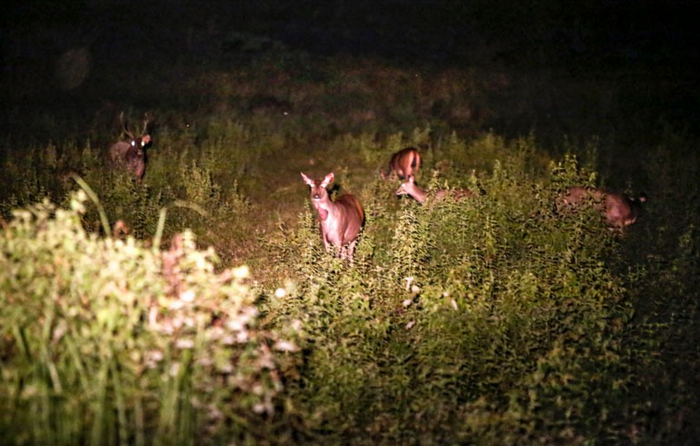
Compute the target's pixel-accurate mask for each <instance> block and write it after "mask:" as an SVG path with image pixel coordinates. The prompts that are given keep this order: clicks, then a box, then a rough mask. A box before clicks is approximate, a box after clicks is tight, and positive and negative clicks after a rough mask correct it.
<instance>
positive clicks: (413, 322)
mask: <svg viewBox="0 0 700 446" xmlns="http://www.w3.org/2000/svg"><path fill="white" fill-rule="evenodd" d="M414 325H416V321H411V322H409V323H408V324H406V330H410V329H411V328H413V326H414Z"/></svg>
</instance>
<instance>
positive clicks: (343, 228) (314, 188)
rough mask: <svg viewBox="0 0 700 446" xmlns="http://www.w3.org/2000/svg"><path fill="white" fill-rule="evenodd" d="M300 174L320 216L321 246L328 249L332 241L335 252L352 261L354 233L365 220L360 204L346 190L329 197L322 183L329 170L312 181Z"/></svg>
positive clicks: (330, 176) (330, 177)
mask: <svg viewBox="0 0 700 446" xmlns="http://www.w3.org/2000/svg"><path fill="white" fill-rule="evenodd" d="M301 176H302V178H304V182H306V184H308V185H309V186H311V203H312V204H313V206H314V208H315V209H316V212H317V213H318V218H319V220H320V228H321V238H322V239H323V246H324V247H325V248H326V251H328V250H329V249H330V245H334V246H335V247H336V252H337V251H338V250H339V251H340V257H341V258H342V259H345V260H350V262H352V258H353V254H354V252H355V245H356V244H357V236H358V235H359V234H360V230H361V229H362V225H363V224H364V221H365V211H364V210H363V209H362V205H360V202H359V201H357V198H355V197H354V196H353V195H350V194H345V195H342V196H340V197H338V198H337V199H336V200H335V202H333V201H331V199H330V197H329V196H328V191H327V190H326V187H328V185H329V184H331V183H332V182H333V180H334V179H335V176H334V175H333V172H331V173H329V174H328V175H326V176H325V177H324V178H323V179H322V180H320V181H319V180H317V181H314V180H312V179H311V178H309V177H307V176H306V175H304V173H302V174H301Z"/></svg>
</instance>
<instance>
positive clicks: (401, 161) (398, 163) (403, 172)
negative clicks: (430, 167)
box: [382, 147, 420, 180]
mask: <svg viewBox="0 0 700 446" xmlns="http://www.w3.org/2000/svg"><path fill="white" fill-rule="evenodd" d="M419 168H420V153H418V149H416V148H414V147H406V148H405V149H402V150H399V151H398V152H396V153H394V154H393V155H392V156H391V160H390V161H389V170H388V171H387V172H384V171H382V179H384V180H385V179H386V178H387V177H388V176H391V175H394V174H395V175H397V176H398V177H399V178H400V179H402V180H403V179H404V178H407V177H408V176H410V175H415V174H416V173H417V172H418V169H419Z"/></svg>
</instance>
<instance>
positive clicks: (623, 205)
mask: <svg viewBox="0 0 700 446" xmlns="http://www.w3.org/2000/svg"><path fill="white" fill-rule="evenodd" d="M588 197H590V198H591V199H592V200H593V201H594V202H595V206H596V208H598V209H599V210H600V211H601V212H602V213H603V215H605V221H606V222H607V223H608V224H609V225H610V226H611V227H612V228H613V229H617V230H619V231H623V230H624V229H625V228H626V227H628V226H629V225H631V224H633V223H634V222H636V221H637V217H638V216H639V211H640V209H641V204H642V203H644V202H645V201H646V200H647V198H646V196H645V195H644V194H641V195H640V196H639V197H635V198H631V197H627V196H625V195H622V194H617V193H614V192H609V191H605V190H603V189H587V188H585V187H582V186H574V187H570V188H569V189H568V190H567V191H566V193H564V194H562V195H560V196H559V197H558V199H557V203H556V205H557V210H560V211H561V210H562V209H566V208H567V207H571V208H578V207H579V206H581V205H582V204H583V202H584V200H585V199H586V198H588Z"/></svg>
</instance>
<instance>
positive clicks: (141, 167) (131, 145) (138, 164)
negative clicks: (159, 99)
mask: <svg viewBox="0 0 700 446" xmlns="http://www.w3.org/2000/svg"><path fill="white" fill-rule="evenodd" d="M119 121H120V123H121V125H122V127H123V129H124V133H125V134H126V135H127V136H128V137H129V141H119V142H117V143H114V144H113V145H112V146H111V147H110V148H109V158H110V160H111V161H112V164H113V165H115V166H118V167H120V168H122V169H125V170H126V171H127V172H129V173H130V174H131V175H132V176H133V177H134V178H136V179H137V180H139V181H141V179H142V178H143V175H144V173H146V152H145V150H144V149H145V148H146V146H148V145H150V144H151V142H152V141H151V136H150V135H149V134H148V133H146V128H147V126H148V118H146V119H145V120H144V123H143V130H142V131H141V133H140V134H139V135H138V136H134V134H133V133H131V131H129V129H128V128H127V126H126V124H125V123H124V112H122V113H121V114H120V115H119Z"/></svg>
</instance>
